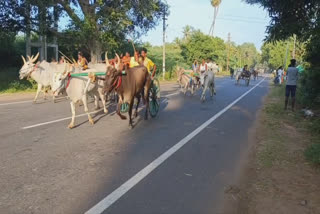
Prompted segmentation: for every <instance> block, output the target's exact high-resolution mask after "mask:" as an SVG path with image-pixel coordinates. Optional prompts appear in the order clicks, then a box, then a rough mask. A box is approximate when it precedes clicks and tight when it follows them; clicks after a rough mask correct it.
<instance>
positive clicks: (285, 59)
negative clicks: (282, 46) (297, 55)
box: [283, 42, 289, 69]
mask: <svg viewBox="0 0 320 214" xmlns="http://www.w3.org/2000/svg"><path fill="white" fill-rule="evenodd" d="M288 51H289V42H287V47H286V55H285V58H284V62H283V69H286V67H287V58H288Z"/></svg>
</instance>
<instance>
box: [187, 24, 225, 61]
mask: <svg viewBox="0 0 320 214" xmlns="http://www.w3.org/2000/svg"><path fill="white" fill-rule="evenodd" d="M181 49H182V52H181V54H182V56H183V57H184V59H185V60H186V61H187V62H188V63H189V64H190V65H191V64H192V63H193V61H194V60H195V59H197V60H202V59H205V60H207V59H212V60H215V61H216V62H218V63H219V64H225V61H226V60H225V58H226V52H225V50H226V46H225V44H224V41H223V40H222V39H220V38H218V37H211V36H208V35H205V34H203V33H202V32H201V31H199V30H197V31H193V32H192V34H191V36H190V39H189V40H187V41H185V42H184V43H182V44H181Z"/></svg>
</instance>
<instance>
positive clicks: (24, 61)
mask: <svg viewBox="0 0 320 214" xmlns="http://www.w3.org/2000/svg"><path fill="white" fill-rule="evenodd" d="M21 58H22V60H23V64H26V63H27V62H26V59H25V58H24V56H22V55H21Z"/></svg>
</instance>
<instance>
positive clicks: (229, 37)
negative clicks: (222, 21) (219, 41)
mask: <svg viewBox="0 0 320 214" xmlns="http://www.w3.org/2000/svg"><path fill="white" fill-rule="evenodd" d="M230 40H231V35H230V33H228V58H227V72H229V58H230Z"/></svg>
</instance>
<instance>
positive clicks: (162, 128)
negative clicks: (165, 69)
mask: <svg viewBox="0 0 320 214" xmlns="http://www.w3.org/2000/svg"><path fill="white" fill-rule="evenodd" d="M216 84H217V95H216V96H215V97H214V98H213V99H210V98H209V93H208V96H207V101H206V102H205V103H201V102H200V96H199V95H195V96H189V95H187V96H184V95H182V94H181V93H179V88H178V86H177V85H176V84H166V85H163V86H162V96H163V97H162V99H161V110H160V113H159V115H158V117H157V118H154V119H149V120H148V121H145V120H143V119H142V118H143V113H144V109H141V110H140V112H139V116H138V118H136V119H135V120H134V121H135V127H134V129H133V130H129V129H128V121H121V120H120V119H119V117H118V116H117V115H115V114H114V109H115V106H114V105H110V106H109V114H107V115H105V114H103V113H102V111H99V112H97V113H95V114H94V120H95V122H96V123H95V125H93V126H92V125H90V124H89V123H88V121H87V117H86V116H80V117H77V118H76V124H77V127H76V128H74V129H72V130H69V129H67V128H66V127H67V125H68V123H69V122H70V119H69V117H70V116H71V113H70V105H69V102H67V101H66V100H64V99H61V100H60V101H59V102H58V103H56V104H53V103H51V102H50V101H44V102H42V101H41V102H40V103H38V104H32V103H31V102H30V101H29V100H26V99H18V100H17V99H12V98H10V99H7V98H2V99H1V97H0V117H1V120H0V127H1V129H0V213H8V214H11V213H12V214H22V213H23V214H29V213H30V214H31V213H35V214H38V213H39V214H42V213H46V214H49V213H59V214H60V213H61V214H62V213H67V214H73V213H74V214H78V213H86V212H87V213H95V214H96V213H105V214H107V213H110V214H111V213H112V214H131V213H132V214H150V213H152V214H157V213H159V214H160V213H165V214H167V213H170V214H171V213H173V214H175V213H177V214H178V213H185V214H189V213H190V214H193V213H203V214H205V213H219V211H220V210H221V203H222V197H223V191H224V188H225V187H226V186H228V185H229V184H232V182H233V180H234V177H235V176H236V174H237V166H238V165H239V162H240V160H241V158H242V155H243V154H244V153H245V151H246V150H247V148H248V130H249V129H250V128H251V127H252V126H253V124H254V121H255V119H256V112H257V111H258V109H259V108H261V106H262V98H263V96H265V95H266V94H267V92H268V85H269V84H268V81H267V79H265V80H262V78H260V80H258V81H251V84H250V86H249V87H246V86H244V85H243V84H242V85H240V86H235V85H234V80H230V79H229V78H218V79H217V80H216ZM90 107H91V109H93V104H92V103H91V104H90V105H89V109H90ZM76 111H77V114H83V109H82V107H80V108H79V107H78V108H77V109H76ZM99 202H100V203H99Z"/></svg>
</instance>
